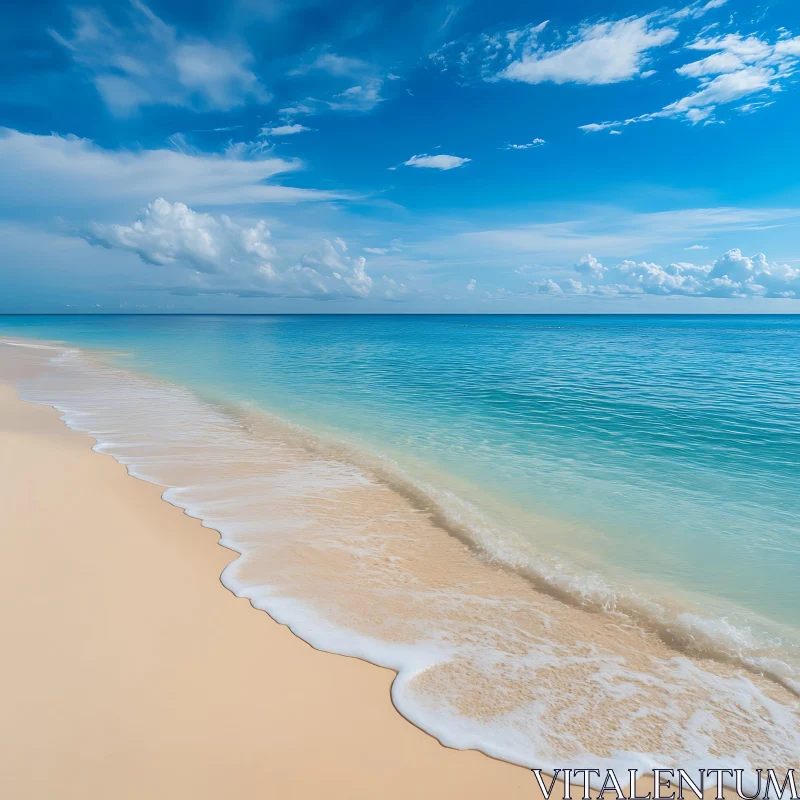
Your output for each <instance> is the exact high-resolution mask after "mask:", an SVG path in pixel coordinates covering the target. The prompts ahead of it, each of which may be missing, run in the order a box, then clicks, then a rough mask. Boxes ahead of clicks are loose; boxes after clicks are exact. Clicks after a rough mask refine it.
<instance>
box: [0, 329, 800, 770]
mask: <svg viewBox="0 0 800 800" xmlns="http://www.w3.org/2000/svg"><path fill="white" fill-rule="evenodd" d="M2 339H5V340H14V341H18V342H23V341H28V340H38V341H43V342H47V343H49V344H51V345H53V346H55V348H56V349H54V350H53V351H52V360H51V363H50V365H49V366H48V368H47V369H46V370H45V371H44V372H43V373H42V374H41V375H39V376H38V377H36V378H34V379H32V380H30V381H28V382H26V383H25V384H23V385H22V387H21V391H22V396H23V397H26V398H27V399H30V400H33V401H35V402H40V403H46V404H50V405H54V406H55V407H56V408H58V409H59V410H60V411H61V412H62V413H63V414H64V419H65V421H66V422H67V424H68V425H70V427H73V428H76V429H78V430H84V431H87V432H88V433H89V434H91V435H92V436H93V437H94V438H95V439H96V440H97V441H98V445H97V448H96V449H98V450H100V451H102V452H107V453H110V454H111V455H113V456H114V457H115V458H117V459H118V460H120V461H122V462H123V463H125V464H126V465H127V466H128V469H129V471H130V472H131V473H132V474H134V475H137V476H138V477H141V478H144V479H146V480H150V481H152V482H154V483H158V484H160V485H162V486H164V487H165V499H166V500H168V501H169V502H171V503H173V504H175V505H178V506H180V507H182V508H184V509H186V510H187V513H190V514H192V515H193V516H197V517H199V518H200V519H202V520H203V521H204V523H205V524H206V525H207V526H209V527H212V528H214V529H216V530H219V531H220V532H221V535H222V542H223V544H225V546H227V547H230V548H231V549H233V550H235V551H236V552H238V553H240V554H241V557H240V558H239V559H237V560H236V561H235V562H233V564H232V565H231V566H230V567H228V568H227V569H226V571H225V573H223V576H222V580H223V583H225V585H226V586H228V588H230V589H231V590H232V591H234V592H235V593H236V594H238V595H240V596H245V597H249V598H250V599H251V602H252V603H253V604H254V605H255V606H256V607H258V608H262V609H264V610H266V611H268V612H269V613H270V615H271V616H273V617H274V618H275V619H277V620H278V621H280V622H283V623H285V624H288V625H289V626H290V627H291V628H292V629H293V630H294V631H295V632H296V633H297V634H298V635H299V636H301V637H302V638H304V639H306V640H307V641H309V642H310V643H311V644H313V645H314V646H316V647H320V648H322V649H326V650H330V651H332V652H338V653H343V654H347V655H353V656H357V657H360V658H364V659H367V660H369V661H372V662H374V663H378V664H382V665H384V666H388V667H391V668H393V669H395V670H397V672H398V678H397V679H396V681H395V683H394V686H393V693H392V697H393V701H394V703H395V705H396V706H397V708H398V710H399V711H400V712H401V713H403V714H404V715H405V716H406V717H408V718H409V719H411V720H412V721H413V722H414V723H415V724H417V725H419V726H420V727H422V728H423V729H425V730H427V731H429V732H430V733H432V734H433V735H435V736H437V738H439V739H440V740H441V741H442V742H444V743H445V744H449V745H452V746H456V747H475V748H477V749H480V750H483V751H484V752H487V753H489V754H490V755H494V756H497V757H500V758H504V759H507V760H510V761H514V762H516V763H520V764H524V765H526V766H532V767H539V768H544V769H547V768H551V769H552V768H556V767H560V768H565V767H570V766H574V767H576V768H577V767H585V766H586V765H587V763H590V765H591V766H595V765H598V766H602V767H613V768H622V769H629V768H640V769H647V768H652V767H653V766H672V765H677V766H681V767H688V768H691V767H692V766H694V767H705V768H709V767H713V766H715V765H720V766H724V767H730V766H731V765H735V766H741V767H743V768H753V767H763V766H765V765H767V766H772V765H775V766H780V765H781V764H785V765H786V766H787V767H788V766H796V765H795V764H793V763H791V762H792V759H795V760H796V754H797V753H798V752H800V704H799V703H798V692H800V581H798V575H799V574H800V494H799V493H798V486H799V485H800V426H799V425H798V421H799V420H800V317H794V316H756V315H753V316H744V315H743V316H727V315H726V316H633V315H631V316H478V315H470V316H459V315H453V316H446V315H441V316H406V315H393V316H377V315H376V316H337V315H313V316H310V315H309V316H133V315H129V316H126V315H119V316H104V315H96V316H27V317H26V316H20V317H0V340H2ZM54 343H57V344H54ZM109 535H113V531H109ZM232 657H235V654H232Z"/></svg>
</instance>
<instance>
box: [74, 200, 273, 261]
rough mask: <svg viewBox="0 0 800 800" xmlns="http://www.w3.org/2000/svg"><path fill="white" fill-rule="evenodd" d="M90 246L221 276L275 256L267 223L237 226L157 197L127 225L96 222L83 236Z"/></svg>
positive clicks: (223, 218)
mask: <svg viewBox="0 0 800 800" xmlns="http://www.w3.org/2000/svg"><path fill="white" fill-rule="evenodd" d="M83 235H84V238H85V239H86V240H87V241H88V242H89V243H90V244H92V245H99V246H101V247H105V248H107V249H108V250H113V249H119V250H130V251H131V252H133V253H136V255H138V256H139V258H141V259H142V261H144V262H145V263H146V264H154V265H158V266H166V265H167V264H174V263H176V262H177V263H181V264H184V265H186V266H190V267H192V268H194V269H196V270H197V271H199V272H206V273H215V272H225V271H227V270H228V269H229V268H230V265H232V264H252V265H254V266H258V267H261V266H267V267H269V268H270V269H271V265H270V264H269V261H270V260H271V259H272V258H274V256H275V248H274V247H273V246H272V245H271V244H270V242H269V236H270V233H269V231H268V230H267V229H266V223H265V222H263V221H260V222H259V223H258V224H257V225H256V226H255V227H253V228H243V227H241V226H239V225H236V224H235V223H233V222H232V221H231V219H230V218H229V217H227V216H225V215H223V216H222V217H220V219H219V220H217V219H216V218H215V217H213V216H212V215H211V214H199V213H197V212H196V211H192V209H191V208H189V207H188V206H186V205H185V204H184V203H168V202H167V201H166V200H164V199H163V198H158V199H157V200H154V201H153V202H152V203H149V204H148V205H147V207H146V208H144V209H142V211H141V212H140V214H139V218H138V219H137V220H136V222H134V223H133V224H132V225H116V224H112V225H101V224H98V223H95V224H93V225H91V226H90V228H89V229H88V230H87V231H86V232H85V233H84V234H83Z"/></svg>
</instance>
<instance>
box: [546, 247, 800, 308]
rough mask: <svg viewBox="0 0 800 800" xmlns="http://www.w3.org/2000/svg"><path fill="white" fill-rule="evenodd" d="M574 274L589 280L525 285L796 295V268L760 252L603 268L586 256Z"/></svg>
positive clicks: (560, 289)
mask: <svg viewBox="0 0 800 800" xmlns="http://www.w3.org/2000/svg"><path fill="white" fill-rule="evenodd" d="M575 269H576V272H578V273H579V274H582V275H590V276H591V278H592V279H593V280H594V281H595V283H592V284H583V283H581V282H580V281H576V280H574V279H572V278H570V279H567V280H562V281H555V280H553V279H552V278H547V279H545V280H540V281H535V282H533V283H531V286H532V288H533V289H534V291H535V292H537V293H545V294H552V295H562V294H591V295H603V296H619V295H644V294H649V295H660V296H680V297H742V298H743V297H773V298H794V297H800V268H797V267H792V266H790V265H788V264H776V263H770V262H769V261H767V259H766V257H765V256H764V254H763V253H758V254H756V255H754V256H751V257H747V256H743V255H742V253H741V251H740V250H737V249H734V250H729V251H728V252H727V253H725V254H724V255H723V256H721V257H720V258H718V259H717V260H716V261H714V262H713V263H711V264H705V265H695V264H691V263H686V262H679V263H673V264H667V265H664V266H662V265H660V264H655V263H650V262H647V261H640V262H636V261H632V260H626V261H622V262H620V263H619V264H617V265H616V266H614V267H610V268H606V267H603V265H602V264H599V263H598V262H597V259H595V258H593V257H592V256H590V255H587V256H584V257H583V258H581V259H580V261H579V262H578V264H577V265H576V268H575Z"/></svg>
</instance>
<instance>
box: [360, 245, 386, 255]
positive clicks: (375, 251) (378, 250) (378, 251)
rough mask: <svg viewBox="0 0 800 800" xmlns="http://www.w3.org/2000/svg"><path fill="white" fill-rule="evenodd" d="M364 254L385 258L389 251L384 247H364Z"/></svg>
mask: <svg viewBox="0 0 800 800" xmlns="http://www.w3.org/2000/svg"><path fill="white" fill-rule="evenodd" d="M364 252H365V253H371V254H372V255H374V256H385V255H386V254H387V253H388V252H389V251H388V250H387V249H386V248H385V247H365V248H364Z"/></svg>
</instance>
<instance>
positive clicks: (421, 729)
mask: <svg viewBox="0 0 800 800" xmlns="http://www.w3.org/2000/svg"><path fill="white" fill-rule="evenodd" d="M26 350H27V353H28V357H27V360H28V361H36V360H37V359H36V357H35V355H34V353H35V350H34V352H31V349H29V348H28V347H27V346H23V347H20V348H17V347H0V384H2V383H3V379H4V372H6V370H4V369H3V365H4V358H3V356H4V355H5V357H6V359H5V360H6V361H7V360H8V359H9V357H12V356H13V353H14V351H17V359H16V360H17V362H18V367H19V366H20V365H22V366H24V362H25V361H26V356H25V355H24V351H26ZM39 352H40V353H41V351H39ZM11 360H13V357H12V358H11ZM38 360H39V361H41V358H40V359H38ZM18 377H24V375H20V376H18ZM81 385H82V384H81ZM83 391H85V390H83ZM47 397H48V394H47V393H45V394H44V395H42V394H39V398H40V402H42V403H45V402H47V401H46V399H45V398H47ZM17 402H18V403H21V402H22V401H21V400H19V399H18V400H17ZM33 402H34V404H35V403H36V400H35V396H34V399H33ZM71 403H72V401H70V402H68V403H66V407H67V408H70V407H71ZM25 405H30V404H29V403H25ZM84 405H85V404H84ZM90 405H91V404H90ZM41 408H42V409H43V410H45V411H48V412H50V413H52V414H55V415H58V414H59V413H60V412H57V411H55V410H54V409H53V408H52V407H45V406H41ZM169 418H171V417H169ZM66 421H67V425H66V426H63V429H64V430H65V431H66V432H68V433H69V434H70V435H72V436H77V437H78V438H81V439H83V440H84V442H87V440H88V441H89V442H91V441H98V440H97V439H95V438H94V437H91V438H90V437H87V436H86V435H85V434H83V433H81V432H80V431H82V430H88V429H89V428H86V427H84V425H83V423H82V422H79V423H78V425H77V429H76V426H75V421H74V418H73V419H71V420H70V419H67V420H66ZM59 425H60V423H59ZM125 428H126V429H127V424H126V425H125ZM99 430H100V431H105V434H104V436H103V441H104V442H107V441H108V433H109V432H110V431H106V430H105V429H104V428H102V427H101V428H99ZM121 432H122V431H121V430H120V429H119V428H117V435H119V434H120V433H121ZM126 437H127V430H125V431H124V435H123V439H119V440H114V439H112V441H119V442H122V441H125V440H126ZM201 441H202V440H201ZM101 444H102V443H101ZM114 447H115V448H117V455H112V454H113V453H114V452H115V451H114V450H113V449H111V450H109V449H107V448H106V447H102V446H101V447H98V448H97V450H98V452H99V453H105V454H109V455H112V459H113V460H114V461H115V463H116V465H117V467H120V468H121V469H122V470H123V473H124V474H130V475H132V476H134V477H140V478H141V479H142V480H140V481H135V482H134V483H143V482H144V483H146V484H147V485H148V486H150V488H152V489H156V491H157V492H158V493H159V498H160V499H163V500H165V501H166V502H165V503H163V504H162V505H165V506H172V507H174V508H175V512H173V513H178V512H180V511H182V510H184V514H180V516H181V517H184V516H186V517H188V518H190V519H191V520H192V522H193V523H195V524H196V525H198V526H200V527H201V528H202V529H203V530H205V531H208V530H213V531H214V534H213V536H214V538H215V541H216V542H217V543H218V544H220V545H221V546H222V547H223V548H226V547H227V549H229V551H230V552H229V553H228V554H226V555H227V558H226V560H225V561H224V562H222V566H223V567H225V569H222V567H219V565H217V569H216V573H215V574H216V575H217V577H218V578H219V577H220V572H222V573H223V575H222V581H221V583H222V585H223V586H226V587H228V589H230V591H231V592H232V593H233V594H234V595H237V596H238V597H240V598H241V597H246V598H247V599H248V600H249V601H250V602H251V603H252V604H253V605H254V606H255V608H258V609H260V610H264V611H266V612H267V613H268V614H269V615H270V616H271V617H272V619H273V620H277V621H278V622H279V623H283V624H288V625H291V629H292V630H297V629H296V628H295V626H294V624H293V621H292V618H291V617H289V619H288V620H287V619H286V615H285V614H283V612H282V611H279V613H278V614H277V615H276V614H275V613H273V607H272V606H271V605H270V604H269V603H263V604H262V603H260V602H258V597H257V596H256V597H254V596H253V595H252V594H247V591H246V589H245V591H242V588H241V586H239V587H235V586H234V585H232V584H231V581H230V580H226V576H225V573H227V572H229V571H230V570H231V569H232V568H233V565H234V563H235V562H237V561H238V559H237V555H236V554H237V553H238V554H242V555H243V553H242V551H241V550H239V549H238V547H237V546H234V543H233V542H235V540H233V542H232V541H231V540H230V539H228V538H226V534H224V533H223V534H222V535H221V536H220V535H219V534H218V533H217V530H218V522H215V521H214V518H213V516H212V518H211V519H210V520H209V517H208V515H207V514H204V513H195V512H194V510H193V509H192V508H191V503H190V502H187V501H185V500H183V499H178V500H177V501H176V499H177V498H179V497H181V492H182V491H183V490H180V489H179V490H172V489H167V490H165V491H164V485H165V484H166V485H170V484H171V481H170V480H164V479H163V478H150V477H147V476H146V475H143V474H137V473H136V472H134V471H131V472H130V473H129V470H130V463H129V462H127V461H126V460H125V459H124V458H123V459H120V457H119V454H118V445H114ZM208 455H209V459H210V463H214V451H213V450H212V451H210V452H209V454H208ZM104 461H105V460H104ZM125 464H127V466H124V465H125ZM162 491H163V494H161V492H162ZM175 491H177V494H173V492H175ZM262 518H263V519H268V518H271V514H268V515H267V516H265V517H262ZM201 520H206V522H201ZM421 534H422V535H423V536H424V530H423V531H421ZM218 549H219V548H218ZM226 565H227V566H226ZM239 566H240V567H241V566H242V564H240V565H239ZM461 566H462V567H465V568H466V566H467V565H466V564H465V563H461ZM229 577H231V576H229ZM234 583H235V580H234ZM512 595H513V596H516V595H514V593H513V592H512ZM512 595H510V596H509V597H511V596H512ZM583 613H585V612H583ZM308 633H309V631H308V630H304V629H303V628H301V629H300V630H297V632H296V634H295V635H296V636H297V637H298V638H299V640H300V641H302V642H303V643H305V642H309V641H310V642H312V643H313V644H312V646H313V647H316V648H317V651H318V652H320V653H321V654H322V655H324V656H326V657H328V658H331V657H332V658H336V657H337V656H335V655H334V656H330V655H329V654H330V653H331V652H337V653H343V654H344V655H345V656H348V655H349V656H351V658H350V659H347V660H348V661H352V660H353V659H354V658H355V659H363V661H360V662H359V663H364V664H366V665H368V666H369V667H370V668H372V669H378V670H380V671H381V672H384V673H385V672H386V671H387V670H386V669H385V668H384V667H386V666H394V664H393V662H392V661H388V662H387V661H386V660H382V661H380V662H379V665H378V666H374V665H375V661H374V660H373V659H371V658H369V657H365V656H364V655H361V653H360V652H358V651H356V652H353V651H352V650H347V649H337V647H336V646H335V645H334V646H332V647H331V646H328V645H327V644H326V643H325V642H324V641H323V643H322V644H320V641H319V637H318V636H317V637H316V638H315V637H314V636H309V635H308ZM613 635H614V636H617V635H618V633H614V634H613ZM630 644H633V645H634V647H636V646H637V644H638V645H640V646H642V647H643V648H644V650H645V651H646V650H647V648H645V647H644V645H645V643H644V641H643V640H642V639H640V638H638V637H637V639H635V640H631V642H629V645H630ZM644 656H645V652H642V653H641V654H639V658H640V659H641V658H643V657H644ZM380 664H383V665H384V667H381V666H380ZM392 672H393V673H394V675H396V674H397V673H396V672H394V670H392ZM443 674H444V676H445V677H447V673H446V672H445V673H443ZM402 677H403V675H402V673H401V678H402ZM451 677H452V678H453V679H457V676H455V675H453V676H451ZM587 677H588V676H587ZM428 678H429V675H427V676H423V680H427V679H428ZM731 678H732V676H731ZM399 685H400V686H402V681H400V682H398V681H394V682H393V678H390V679H389V681H388V686H389V687H392V688H393V689H394V690H397V688H398V686H399ZM438 685H439V684H437V683H436V682H434V683H433V684H431V688H433V689H436V687H437V686H438ZM590 685H591V684H590ZM439 688H443V687H441V686H440V687H439ZM520 688H523V687H522V686H521V687H520ZM582 691H583V690H582ZM562 695H563V697H562V701H563V699H565V698H567V697H570V696H571V694H570V693H569V692H566V693H562ZM651 699H652V700H653V705H650V704H649V703H647V702H645V706H644V707H643V708H642V710H643V711H644V710H645V708H647V713H648V714H651V715H652V714H656V715H657V714H658V709H659V708H661V706H662V702H663V699H665V698H663V699H662V698H659V699H658V702H656V701H655V698H651ZM573 702H574V701H573ZM389 705H392V703H391V702H390V704H389ZM390 710H391V712H392V713H393V714H395V716H397V717H398V718H399V719H402V717H401V716H400V715H401V714H403V716H404V717H405V718H406V720H407V719H409V718H410V719H411V720H412V722H411V725H412V726H413V728H414V729H416V730H417V733H418V734H419V735H421V736H423V737H425V738H426V739H430V738H432V737H431V733H432V734H433V736H435V737H436V738H437V739H439V740H440V741H446V742H447V745H448V746H450V747H456V748H460V749H459V750H457V751H453V750H449V747H448V748H445V747H443V746H441V745H438V742H436V739H434V740H433V741H434V742H436V744H437V745H438V746H439V747H440V748H441V749H442V750H448V751H449V752H469V751H470V750H471V749H472V748H473V747H474V748H475V749H477V750H484V752H487V751H486V743H485V741H481V742H480V743H476V744H473V743H472V742H468V743H466V744H465V743H464V742H463V741H462V742H455V743H454V742H452V741H448V737H447V736H445V737H444V738H443V737H442V736H441V735H440V733H439V731H437V729H435V728H434V729H433V730H431V728H430V727H429V726H428V725H424V726H420V724H419V722H418V721H417V720H416V719H414V718H413V716H411V717H410V715H409V714H408V713H406V710H405V709H403V708H402V707H401V706H399V705H398V704H397V702H394V704H393V705H392V708H391V709H390ZM406 720H403V724H405V725H409V723H408V722H407V721H406ZM611 724H612V725H613V723H611ZM548 726H549V723H546V722H543V723H542V725H541V727H543V728H546V727H548ZM559 727H560V726H553V730H554V732H556V731H558V728H559ZM604 727H605V726H604ZM598 733H599V731H598ZM641 733H642V735H644V734H645V731H644V729H643V730H642V731H641ZM637 738H638V737H637ZM646 738H647V739H650V738H651V736H650V735H647V737H646ZM489 744H491V740H490V742H489ZM651 747H652V742H651ZM473 752H474V751H473ZM488 752H489V753H491V754H492V756H493V757H494V759H505V760H503V761H496V762H495V763H500V764H503V765H504V766H511V767H512V769H513V770H515V771H516V772H517V774H521V775H522V780H523V781H525V783H527V787H528V788H527V790H526V796H529V795H528V794H527V793H528V792H530V791H531V790H532V788H531V780H532V776H531V774H530V773H528V774H527V776H526V775H525V772H526V770H525V769H524V768H522V767H516V766H513V764H509V763H508V762H509V761H511V762H513V761H514V760H515V759H508V758H507V756H506V755H504V754H498V753H493V752H492V748H491V747H490V748H489V750H488ZM475 755H476V756H478V757H479V758H484V759H486V758H489V760H493V759H491V758H490V757H487V756H484V755H483V754H482V753H475ZM584 760H589V759H584ZM658 760H660V759H657V761H658ZM526 761H530V759H526V760H523V761H522V762H521V763H526ZM657 761H656V762H651V764H652V766H658V763H657ZM517 763H520V762H517ZM629 763H631V764H632V765H633V762H629ZM678 764H679V765H680V761H678ZM548 765H549V766H550V767H552V768H554V767H555V766H556V764H553V763H551V762H548ZM617 765H618V766H619V765H620V762H617ZM528 766H538V765H536V764H530V763H529V764H528ZM566 766H569V763H567V765H566ZM651 768H652V767H651ZM543 772H549V770H548V769H546V768H545V769H543ZM639 772H640V774H645V775H646V774H647V772H648V770H647V769H642V768H641V765H639ZM641 782H643V783H644V785H647V780H646V779H645V778H642V780H641ZM534 785H535V783H534ZM557 785H558V784H557ZM495 788H496V787H495ZM408 791H412V790H411V789H408ZM413 791H414V792H415V794H416V795H417V796H419V788H418V787H417V788H416V789H414V790H413ZM533 791H534V794H535V795H540V792H539V791H538V789H534V790H533ZM462 795H463V793H462ZM303 796H306V795H305V794H304V795H303ZM348 796H360V795H352V794H350V795H348ZM391 796H394V795H391ZM398 796H402V795H398ZM463 796H472V795H470V794H465V795H463ZM504 796H516V795H514V794H512V795H508V794H506V795H504Z"/></svg>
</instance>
